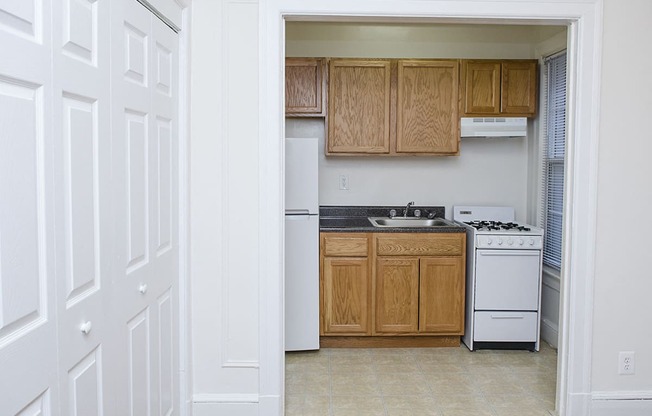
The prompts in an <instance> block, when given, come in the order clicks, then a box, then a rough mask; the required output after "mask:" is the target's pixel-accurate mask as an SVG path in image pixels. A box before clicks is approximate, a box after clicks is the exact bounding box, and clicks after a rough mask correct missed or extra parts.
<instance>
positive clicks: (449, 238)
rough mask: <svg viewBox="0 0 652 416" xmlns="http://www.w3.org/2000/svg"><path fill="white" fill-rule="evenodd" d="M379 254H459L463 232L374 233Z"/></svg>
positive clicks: (464, 237) (461, 251)
mask: <svg viewBox="0 0 652 416" xmlns="http://www.w3.org/2000/svg"><path fill="white" fill-rule="evenodd" d="M374 238H375V240H376V254H377V255H379V256H461V255H462V253H463V252H464V250H465V247H464V246H465V244H464V242H465V239H466V234H465V233H437V234H424V233H410V234H375V235H374Z"/></svg>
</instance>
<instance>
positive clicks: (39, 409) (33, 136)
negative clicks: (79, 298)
mask: <svg viewBox="0 0 652 416" xmlns="http://www.w3.org/2000/svg"><path fill="white" fill-rule="evenodd" d="M50 13H51V5H50V2H49V1H44V0H21V1H16V0H0V45H2V47H0V413H2V414H6V415H49V416H50V415H57V414H59V413H58V411H57V407H58V387H57V361H56V360H57V356H56V353H57V348H56V345H57V337H56V320H55V317H56V316H55V307H56V299H55V287H54V284H53V282H54V279H55V277H54V275H55V257H54V218H53V213H54V207H53V204H54V194H53V182H52V177H53V164H52V149H53V146H54V143H53V138H52V134H51V132H52V125H51V120H52V106H51V102H52V62H51V55H50V54H51V40H50V30H51V29H50Z"/></svg>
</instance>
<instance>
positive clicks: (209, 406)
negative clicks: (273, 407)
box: [192, 403, 260, 416]
mask: <svg viewBox="0 0 652 416" xmlns="http://www.w3.org/2000/svg"><path fill="white" fill-rule="evenodd" d="M192 414H193V416H259V415H260V412H259V409H258V403H194V404H193V406H192Z"/></svg>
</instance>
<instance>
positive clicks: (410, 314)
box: [374, 257, 419, 334]
mask: <svg viewBox="0 0 652 416" xmlns="http://www.w3.org/2000/svg"><path fill="white" fill-rule="evenodd" d="M375 291H376V299H375V300H376V311H375V315H374V316H375V321H376V326H375V332H376V333H384V334H403V333H415V332H417V330H418V322H419V302H417V299H419V259H418V258H407V259H404V258H398V257H394V258H392V257H389V258H387V257H379V258H378V260H377V262H376V285H375Z"/></svg>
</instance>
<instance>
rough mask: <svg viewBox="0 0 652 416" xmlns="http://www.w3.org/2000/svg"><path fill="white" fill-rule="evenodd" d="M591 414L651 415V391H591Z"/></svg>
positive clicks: (593, 415) (604, 415)
mask: <svg viewBox="0 0 652 416" xmlns="http://www.w3.org/2000/svg"><path fill="white" fill-rule="evenodd" d="M592 398H593V400H592V401H591V416H649V415H652V391H647V390H646V391H620V392H619V391H616V392H611V391H610V392H593V394H592Z"/></svg>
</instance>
